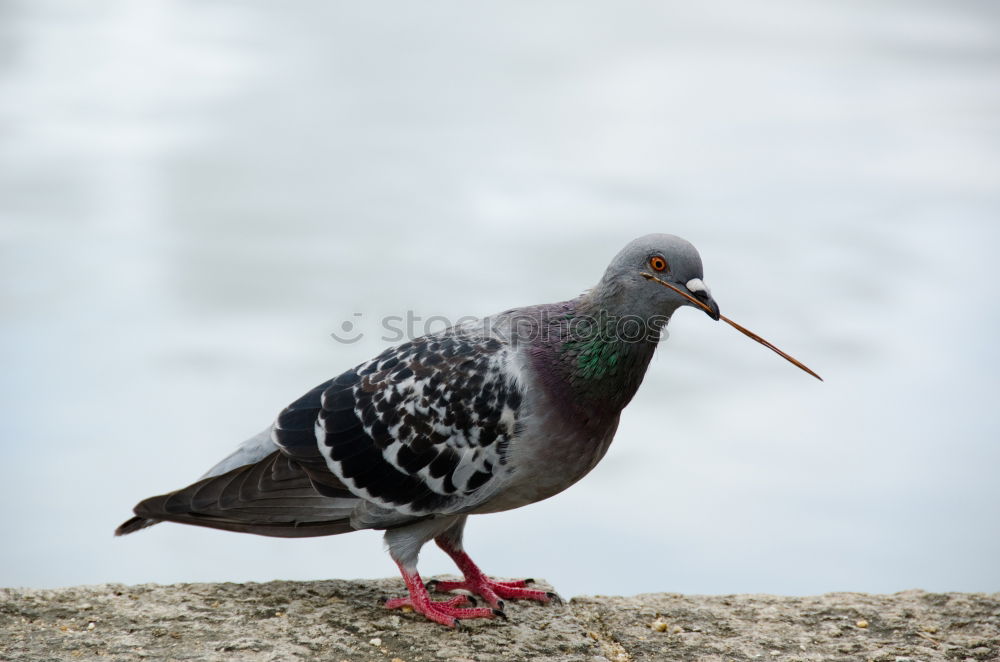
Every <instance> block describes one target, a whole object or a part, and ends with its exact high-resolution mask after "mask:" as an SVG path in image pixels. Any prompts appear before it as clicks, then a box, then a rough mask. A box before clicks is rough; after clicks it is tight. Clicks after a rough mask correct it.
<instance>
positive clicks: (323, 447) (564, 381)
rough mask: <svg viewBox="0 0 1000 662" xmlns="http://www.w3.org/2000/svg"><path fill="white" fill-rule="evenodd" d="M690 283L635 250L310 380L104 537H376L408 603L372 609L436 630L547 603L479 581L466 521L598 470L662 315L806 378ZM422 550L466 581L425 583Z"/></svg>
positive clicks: (684, 254)
mask: <svg viewBox="0 0 1000 662" xmlns="http://www.w3.org/2000/svg"><path fill="white" fill-rule="evenodd" d="M703 279H704V275H703V272H702V263H701V258H700V256H699V255H698V252H697V251H696V250H695V248H694V246H692V245H691V244H690V243H689V242H687V241H685V240H684V239H681V238H680V237H676V236H673V235H669V234H651V235H647V236H643V237H640V238H638V239H635V240H634V241H632V242H630V243H629V244H628V245H626V246H625V248H624V249H622V250H621V251H620V252H619V253H618V254H617V256H615V258H614V259H613V260H612V261H611V264H610V265H609V266H608V267H607V269H606V271H605V272H604V275H603V277H602V278H601V279H600V281H599V282H598V283H597V285H596V286H595V287H593V288H592V289H590V290H587V291H585V292H584V293H583V294H581V295H579V296H577V297H576V298H573V299H569V300H567V301H561V302H558V303H552V304H544V305H536V306H528V307H524V308H515V309H511V310H507V311H505V312H502V313H499V314H496V315H492V316H490V317H486V318H483V319H481V320H477V321H475V322H467V323H464V324H459V325H456V326H453V327H450V328H448V329H445V330H443V331H440V332H438V333H431V334H428V335H425V336H421V337H418V338H415V339H413V340H409V341H407V342H403V343H402V344H399V345H397V346H395V347H391V348H389V349H386V350H385V351H384V352H382V353H381V354H379V355H378V356H376V357H375V358H373V359H371V360H369V361H366V362H364V363H362V364H360V365H358V366H356V367H354V368H351V369H350V370H347V371H346V372H344V373H342V374H340V375H338V376H337V377H334V378H333V379H331V380H329V381H327V382H324V383H322V384H320V385H319V386H317V387H316V388H314V389H312V390H311V391H309V392H308V393H306V394H305V395H303V396H302V397H300V398H299V399H298V400H296V401H295V402H293V403H292V404H290V405H288V407H286V408H285V409H284V410H283V411H282V412H281V413H280V414H278V417H277V419H276V420H275V421H274V423H273V424H272V425H271V426H269V427H268V428H267V429H265V430H264V431H263V432H261V433H260V434H258V435H256V436H254V437H252V438H250V439H249V440H247V441H246V442H244V443H243V444H242V445H241V446H240V447H239V448H237V450H236V451H235V452H233V453H232V454H231V455H229V456H228V457H226V458H225V459H223V460H222V461H221V462H219V463H218V464H216V465H215V466H214V467H212V468H211V469H210V470H209V471H208V472H207V473H205V474H204V475H203V476H202V478H201V479H200V480H198V481H196V482H194V483H192V484H191V485H189V486H187V487H184V488H182V489H179V490H176V491H174V492H170V493H169V494H164V495H161V496H154V497H151V498H148V499H145V500H144V501H142V502H140V503H139V504H138V505H137V506H136V507H135V508H134V513H135V516H134V517H133V518H131V519H129V520H127V521H126V522H124V523H123V524H122V525H121V526H119V527H118V529H117V530H116V532H115V533H116V535H124V534H128V533H133V532H135V531H138V530H140V529H143V528H145V527H148V526H151V525H153V524H157V523H159V522H163V521H169V522H179V523H183V524H193V525H197V526H205V527H211V528H216V529H223V530H227V531H237V532H244V533H255V534H259V535H265V536H279V537H289V538H298V537H309V536H327V535H336V534H341V533H348V532H351V531H358V530H362V529H378V530H383V531H384V532H385V534H384V536H385V542H386V546H387V548H388V552H389V556H390V557H391V558H392V560H393V561H394V562H395V563H396V565H397V566H398V567H399V571H400V573H401V574H402V576H403V580H404V582H405V584H406V588H407V593H408V595H406V596H405V597H397V598H393V599H390V600H388V601H387V602H386V603H385V606H386V607H388V608H390V609H398V608H402V607H409V608H410V609H412V610H413V611H414V612H417V613H419V614H422V615H423V616H425V617H426V618H427V619H429V620H431V621H433V622H436V623H440V624H442V625H444V626H448V627H455V626H457V625H458V624H459V621H460V619H469V618H495V617H503V618H506V614H505V612H504V607H505V603H504V601H505V600H517V599H522V600H533V601H537V602H542V603H545V602H550V601H552V600H555V599H558V596H557V595H556V594H555V593H552V592H549V591H542V590H538V589H537V588H532V587H531V581H532V580H518V581H497V580H494V579H491V578H490V577H488V576H486V575H485V574H484V573H483V571H482V570H480V569H479V567H478V566H477V565H476V564H475V563H474V562H473V561H472V559H471V558H470V557H469V555H468V554H467V553H466V551H465V546H464V541H463V530H464V529H465V523H466V520H467V519H468V517H469V516H470V515H481V514H486V513H495V512H500V511H506V510H510V509H513V508H519V507H521V506H526V505H528V504H531V503H535V502H538V501H541V500H543V499H547V498H549V497H551V496H553V495H555V494H558V493H559V492H562V491H563V490H565V489H566V488H567V487H569V486H570V485H572V484H573V483H575V482H577V481H578V480H580V479H581V478H583V477H584V476H585V475H586V474H587V473H588V472H589V471H590V470H591V469H593V468H594V466H595V465H597V463H598V462H600V460H601V458H602V457H604V454H605V453H606V452H607V450H608V447H609V446H610V444H611V441H612V439H613V438H614V436H615V430H616V428H617V427H618V421H619V418H620V416H621V412H622V410H623V409H624V407H625V406H626V405H627V404H628V403H629V401H630V400H631V399H632V397H633V396H634V395H635V393H636V391H637V389H638V388H639V385H640V384H641V382H642V379H643V376H644V374H645V372H646V369H647V367H648V366H649V363H650V359H651V358H652V357H653V353H654V351H655V349H656V347H657V345H658V343H659V341H660V339H661V335H662V334H663V331H664V329H665V327H666V326H667V323H668V322H669V321H670V318H671V316H672V315H673V313H674V311H676V310H677V309H678V308H680V307H681V306H691V307H694V308H698V309H701V310H702V311H704V312H705V313H706V314H708V316H709V317H711V318H712V319H714V320H720V319H721V320H724V321H726V322H728V323H730V324H732V325H733V326H734V327H735V328H737V329H738V330H740V331H741V332H743V333H745V334H747V335H748V336H750V337H751V338H753V339H754V340H756V341H758V342H761V343H762V344H765V345H766V346H768V347H769V348H771V349H773V350H774V351H776V352H778V353H779V354H781V356H783V357H784V358H786V359H788V360H789V361H791V362H792V363H794V364H795V365H797V366H798V367H800V368H802V369H803V370H805V371H807V372H808V373H809V374H811V375H813V376H815V377H817V378H819V375H817V374H816V373H814V372H812V371H811V370H810V369H809V368H807V367H806V366H805V365H803V364H801V363H799V362H798V361H797V360H795V359H794V358H792V357H791V356H789V355H787V354H785V353H784V352H782V351H781V350H779V349H778V348H776V347H774V346H773V345H771V344H770V343H768V342H767V341H765V340H764V339H762V338H760V337H759V336H757V335H755V334H753V333H752V332H750V331H748V330H746V329H744V328H743V327H741V326H739V325H737V324H736V323H735V322H732V321H731V320H729V319H728V318H725V317H724V316H722V315H721V314H720V312H719V306H718V304H717V303H716V301H715V299H714V298H713V297H712V295H711V292H710V291H709V288H708V286H707V285H705V282H704V280H703ZM431 540H433V541H434V542H435V543H436V544H437V545H438V546H439V547H440V548H441V549H442V550H443V551H444V552H445V553H446V554H448V555H449V556H450V557H451V558H452V559H453V560H454V562H455V564H456V565H457V566H458V569H459V570H460V571H461V572H462V574H463V576H464V577H463V579H462V580H459V581H437V582H435V583H430V585H428V584H426V583H425V582H424V581H423V580H422V579H421V577H420V574H419V573H418V572H417V559H418V556H419V553H420V550H421V548H422V547H423V546H424V544H426V543H427V542H429V541H431ZM430 590H435V591H438V592H451V591H456V590H458V591H465V592H467V593H469V594H474V595H478V596H479V597H480V598H482V600H483V601H484V602H485V604H486V605H487V606H479V605H478V603H477V602H476V601H475V600H474V598H472V597H471V596H470V595H467V594H466V593H461V594H457V595H454V596H452V597H449V598H448V599H445V600H432V599H431V596H430V592H429V591H430Z"/></svg>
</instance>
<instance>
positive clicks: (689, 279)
mask: <svg viewBox="0 0 1000 662" xmlns="http://www.w3.org/2000/svg"><path fill="white" fill-rule="evenodd" d="M657 281H659V283H657ZM664 285H667V287H664ZM598 289H599V290H600V291H602V292H603V295H604V298H605V300H607V301H608V302H609V303H611V304H612V305H613V306H614V307H615V308H616V309H617V310H618V311H619V312H623V313H624V312H626V311H627V312H628V313H630V314H634V315H639V316H642V317H644V318H647V319H649V318H652V317H655V316H663V317H669V316H670V315H672V314H673V312H674V311H675V310H677V309H678V308H680V307H681V306H693V307H696V308H699V309H701V310H704V311H705V312H706V313H708V315H709V317H711V318H712V319H716V320H717V319H719V305H718V304H717V303H716V302H715V299H713V298H712V294H711V292H710V291H709V289H708V286H707V285H705V280H704V271H703V270H702V266H701V256H699V255H698V251H697V250H695V247H694V246H692V245H691V243H690V242H689V241H686V240H684V239H681V238H680V237H675V236H674V235H672V234H648V235H646V236H644V237H639V238H638V239H635V240H634V241H631V242H630V243H629V244H628V245H627V246H625V248H623V249H622V250H621V251H620V252H619V253H618V255H616V256H615V258H614V259H613V260H612V261H611V264H610V265H608V269H607V271H605V273H604V277H603V278H602V279H601V283H600V284H599V285H598Z"/></svg>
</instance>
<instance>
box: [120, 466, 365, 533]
mask: <svg viewBox="0 0 1000 662" xmlns="http://www.w3.org/2000/svg"><path fill="white" fill-rule="evenodd" d="M322 487H323V490H322V491H320V490H318V489H317V486H316V485H315V484H314V482H313V481H312V480H311V479H310V476H309V473H308V471H307V468H306V467H303V466H302V465H301V464H299V463H298V462H296V461H294V460H292V459H290V458H288V457H287V456H284V455H283V454H281V453H280V452H275V453H272V454H271V455H269V456H267V457H265V458H264V459H262V460H260V461H259V462H256V463H254V464H248V465H244V466H242V467H237V468H235V469H233V470H231V471H229V472H226V473H224V474H221V475H218V476H211V477H208V478H204V479H202V480H199V481H197V482H195V483H193V484H191V485H188V486H187V487H185V488H182V489H179V490H176V491H174V492H170V493H169V494H163V495H160V496H155V497H150V498H149V499H145V500H144V501H141V502H140V503H139V504H138V505H136V507H135V515H136V516H135V517H133V518H132V519H130V520H128V521H126V522H124V523H123V524H122V525H121V526H119V527H118V529H117V530H116V531H115V535H125V534H128V533H133V532H135V531H138V530H139V529H143V528H146V527H147V526H152V525H153V524H156V523H158V522H161V521H168V522H179V523H182V524H194V525H196V526H206V527H210V528H213V529H223V530H226V531H239V532H244V533H256V534H258V535H264V536H275V537H280V538H302V537H310V536H328V535H333V534H337V533H347V532H349V531H354V530H355V529H354V528H353V527H352V526H351V513H352V512H353V511H354V508H355V507H356V506H357V505H358V504H359V503H360V499H358V498H357V497H356V496H354V495H353V494H351V493H350V492H349V491H348V490H347V489H346V488H345V487H343V486H342V485H340V486H339V487H340V488H341V489H340V490H336V489H335V488H334V487H332V486H330V485H323V486H322ZM333 494H336V496H334V495H333Z"/></svg>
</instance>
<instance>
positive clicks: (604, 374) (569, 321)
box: [535, 294, 665, 419]
mask: <svg viewBox="0 0 1000 662" xmlns="http://www.w3.org/2000/svg"><path fill="white" fill-rule="evenodd" d="M664 323H665V321H664V320H662V319H661V320H659V321H658V322H651V321H647V320H645V319H643V318H642V317H640V316H625V315H620V314H616V313H615V312H614V311H613V308H612V309H609V307H607V306H603V305H602V301H601V300H600V299H597V298H594V297H592V296H589V295H586V294H585V295H582V296H580V297H578V298H577V299H574V300H572V301H568V302H565V303H563V304H560V306H558V310H557V311H556V312H555V313H554V314H553V315H552V316H551V319H550V321H549V323H548V324H547V325H546V327H547V330H548V331H549V333H548V334H547V335H546V336H545V337H542V338H541V339H540V343H539V345H538V346H537V351H536V352H535V355H536V361H535V363H536V368H537V369H538V370H539V372H540V374H541V375H542V378H543V383H544V384H545V386H546V388H547V390H548V391H549V393H550V395H552V396H554V397H555V398H556V399H557V400H559V401H561V404H562V405H564V407H563V408H564V409H565V410H567V411H572V412H574V415H583V416H585V417H588V418H593V417H596V418H599V419H610V418H617V416H618V413H619V412H621V410H622V409H623V408H624V407H625V405H627V404H628V403H629V401H630V400H631V399H632V397H633V396H634V395H635V393H636V391H637V390H638V388H639V384H641V383H642V378H643V376H644V375H645V374H646V367H647V366H648V365H649V361H650V359H652V357H653V352H654V350H655V349H656V345H657V343H658V341H659V338H660V331H661V330H662V326H663V324H664Z"/></svg>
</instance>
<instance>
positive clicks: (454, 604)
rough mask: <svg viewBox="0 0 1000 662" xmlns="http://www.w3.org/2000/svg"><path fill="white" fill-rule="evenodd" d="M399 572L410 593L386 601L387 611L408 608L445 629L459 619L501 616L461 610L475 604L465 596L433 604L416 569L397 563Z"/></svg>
mask: <svg viewBox="0 0 1000 662" xmlns="http://www.w3.org/2000/svg"><path fill="white" fill-rule="evenodd" d="M398 565H399V571H400V572H401V573H402V574H403V581H405V582H406V589H407V590H408V591H409V592H410V596H409V597H408V598H393V599H391V600H386V602H385V606H386V608H388V609H399V608H400V607H409V608H411V609H413V611H415V612H419V613H421V614H423V615H424V616H426V617H427V618H429V619H430V620H432V621H434V622H435V623H440V624H441V625H445V626H447V627H450V628H453V627H455V626H456V625H458V621H459V619H461V618H493V617H494V616H502V615H503V613H502V612H499V611H497V610H496V609H490V608H488V607H472V608H462V607H460V605H465V604H475V601H474V600H472V599H471V598H469V597H468V596H465V595H459V596H456V597H454V598H452V599H450V600H444V601H442V602H435V601H433V600H431V598H430V595H428V593H427V587H426V586H424V581H423V580H422V579H421V578H420V575H419V574H418V573H417V571H416V569H415V568H414V569H412V570H408V569H407V568H406V567H405V566H404V565H403V564H402V563H399V564H398Z"/></svg>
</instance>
